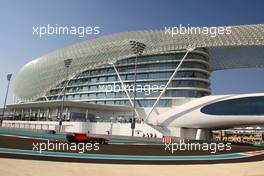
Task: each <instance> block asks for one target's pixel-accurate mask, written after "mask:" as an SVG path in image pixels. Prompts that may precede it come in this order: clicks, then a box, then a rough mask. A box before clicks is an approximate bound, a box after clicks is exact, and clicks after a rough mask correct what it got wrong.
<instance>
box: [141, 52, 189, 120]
mask: <svg viewBox="0 0 264 176" xmlns="http://www.w3.org/2000/svg"><path fill="white" fill-rule="evenodd" d="M192 50H194V48H188V49H187V51H186V53H185V55H184V56H183V58H182V60H181V61H180V63H179V64H178V66H177V67H176V68H175V70H174V72H173V74H172V75H171V77H170V79H169V80H168V82H167V84H166V85H165V87H164V89H163V90H162V92H161V93H160V95H159V97H158V98H157V100H156V101H155V103H154V104H153V106H152V108H151V109H150V111H149V113H148V115H147V117H146V119H145V121H147V120H148V118H149V116H150V114H151V113H152V111H153V110H154V108H155V107H156V105H157V104H158V102H159V100H160V98H161V96H162V95H163V94H164V93H165V91H166V90H167V88H168V86H169V84H170V83H171V81H172V79H173V78H174V76H175V75H176V73H177V72H178V70H179V69H180V67H181V65H182V63H183V61H184V60H185V58H186V57H187V55H188V53H189V52H190V51H192Z"/></svg>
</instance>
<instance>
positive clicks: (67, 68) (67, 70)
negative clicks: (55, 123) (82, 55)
mask: <svg viewBox="0 0 264 176" xmlns="http://www.w3.org/2000/svg"><path fill="white" fill-rule="evenodd" d="M71 63H72V59H66V60H64V66H65V68H66V77H67V80H66V82H65V83H64V87H63V94H62V100H61V110H60V119H59V125H60V131H61V126H62V121H63V120H64V119H63V118H62V116H63V109H64V99H65V92H66V88H67V84H68V82H67V81H69V80H68V79H69V67H70V65H71Z"/></svg>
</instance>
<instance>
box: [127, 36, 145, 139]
mask: <svg viewBox="0 0 264 176" xmlns="http://www.w3.org/2000/svg"><path fill="white" fill-rule="evenodd" d="M129 44H130V46H131V48H132V51H133V53H134V54H135V55H136V57H135V69H134V98H133V113H132V121H131V129H132V136H134V129H135V126H136V122H135V114H136V80H137V58H138V56H141V55H142V53H143V52H144V50H145V48H146V45H145V44H144V43H140V42H138V41H134V40H131V41H129Z"/></svg>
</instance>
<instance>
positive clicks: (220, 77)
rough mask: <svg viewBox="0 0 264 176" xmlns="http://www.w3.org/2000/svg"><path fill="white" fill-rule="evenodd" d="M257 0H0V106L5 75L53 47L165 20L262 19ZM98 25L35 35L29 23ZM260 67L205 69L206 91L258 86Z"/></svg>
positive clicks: (263, 88) (263, 87)
mask: <svg viewBox="0 0 264 176" xmlns="http://www.w3.org/2000/svg"><path fill="white" fill-rule="evenodd" d="M263 7H264V1H263V0H252V1H247V0H232V1H230V0H220V1H219V0H217V1H214V0H200V1H197V0H184V1H182V0H181V1H180V0H179V1H178V0H130V1H128V0H72V1H70V0H57V1H55V0H24V1H20V0H0V107H2V106H3V103H4V97H5V93H6V87H7V80H6V75H7V74H8V73H12V74H13V77H12V80H11V88H10V91H9V96H8V101H7V102H8V104H10V103H12V102H13V97H14V94H13V90H12V89H13V88H12V85H13V83H14V81H15V77H16V74H17V73H18V71H19V70H20V68H21V67H22V66H23V65H24V64H26V63H27V62H29V61H31V60H33V59H35V58H37V57H40V56H42V55H45V54H47V53H49V52H52V51H54V50H56V49H59V48H62V47H65V46H68V45H70V44H74V43H78V42H80V41H84V40H89V39H91V38H95V37H98V36H103V35H107V34H112V33H116V32H125V31H133V30H149V29H164V27H165V26H179V24H182V25H186V26H187V25H188V24H190V26H221V25H243V24H264V10H263ZM47 24H51V25H56V24H57V25H60V26H77V27H78V26H99V27H100V34H99V35H96V36H95V35H87V36H86V37H83V38H80V37H77V36H69V35H55V36H44V37H41V38H40V37H38V36H37V35H33V29H32V28H33V26H47ZM263 75H264V69H254V68H253V69H252V68H251V69H233V70H224V71H216V72H213V73H212V75H211V84H212V86H211V88H212V94H229V93H254V92H264V81H263Z"/></svg>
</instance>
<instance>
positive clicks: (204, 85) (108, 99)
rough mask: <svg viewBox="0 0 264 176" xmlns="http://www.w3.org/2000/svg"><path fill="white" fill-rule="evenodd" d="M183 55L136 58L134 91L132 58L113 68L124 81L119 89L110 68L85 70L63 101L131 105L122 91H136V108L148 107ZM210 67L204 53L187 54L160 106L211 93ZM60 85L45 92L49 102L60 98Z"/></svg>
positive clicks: (67, 91)
mask: <svg viewBox="0 0 264 176" xmlns="http://www.w3.org/2000/svg"><path fill="white" fill-rule="evenodd" d="M184 54H185V52H179V51H178V52H174V53H166V54H159V55H151V56H140V57H138V59H137V81H136V88H134V79H135V77H134V72H135V58H134V57H132V58H126V59H122V60H120V61H118V62H117V63H116V64H115V65H116V67H117V70H118V72H119V74H120V76H121V79H122V80H123V81H124V85H125V87H122V85H121V83H120V81H119V79H118V77H117V74H116V72H115V70H114V68H113V66H111V65H102V66H100V67H97V68H94V69H90V70H86V71H84V72H82V73H81V74H79V75H77V76H76V77H75V78H74V79H72V80H70V81H69V83H68V85H67V88H66V97H65V99H66V100H77V101H85V102H90V103H97V104H112V105H130V104H129V100H128V98H127V96H126V93H125V91H124V89H126V90H127V91H128V92H129V94H130V96H131V97H133V96H134V89H136V94H137V95H136V100H137V106H140V107H151V106H152V105H153V104H154V102H155V100H156V99H157V97H158V96H159V94H160V92H161V91H162V90H163V88H164V87H165V85H166V83H167V81H168V79H169V78H170V76H171V75H172V73H173V72H174V69H175V68H176V67H177V65H178V64H179V62H180V60H181V59H182V58H183V56H184ZM209 76H210V66H209V63H208V57H207V54H206V52H205V51H204V50H196V51H194V52H192V53H189V54H188V56H187V58H186V60H185V61H184V63H183V64H182V66H181V68H180V70H179V72H178V73H177V74H176V76H175V77H174V79H173V81H172V82H171V84H170V85H169V87H168V89H167V91H166V92H165V94H164V95H163V97H162V100H160V102H159V104H158V106H159V107H170V106H171V105H172V100H173V99H177V98H178V97H192V98H198V97H202V96H206V95H209V94H210V81H209ZM66 82H67V81H64V82H62V83H61V84H59V85H57V87H55V88H53V89H52V90H50V91H49V92H48V94H47V95H46V97H47V98H48V99H49V100H59V99H61V96H60V95H61V92H62V88H63V87H64V85H65V84H66Z"/></svg>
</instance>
